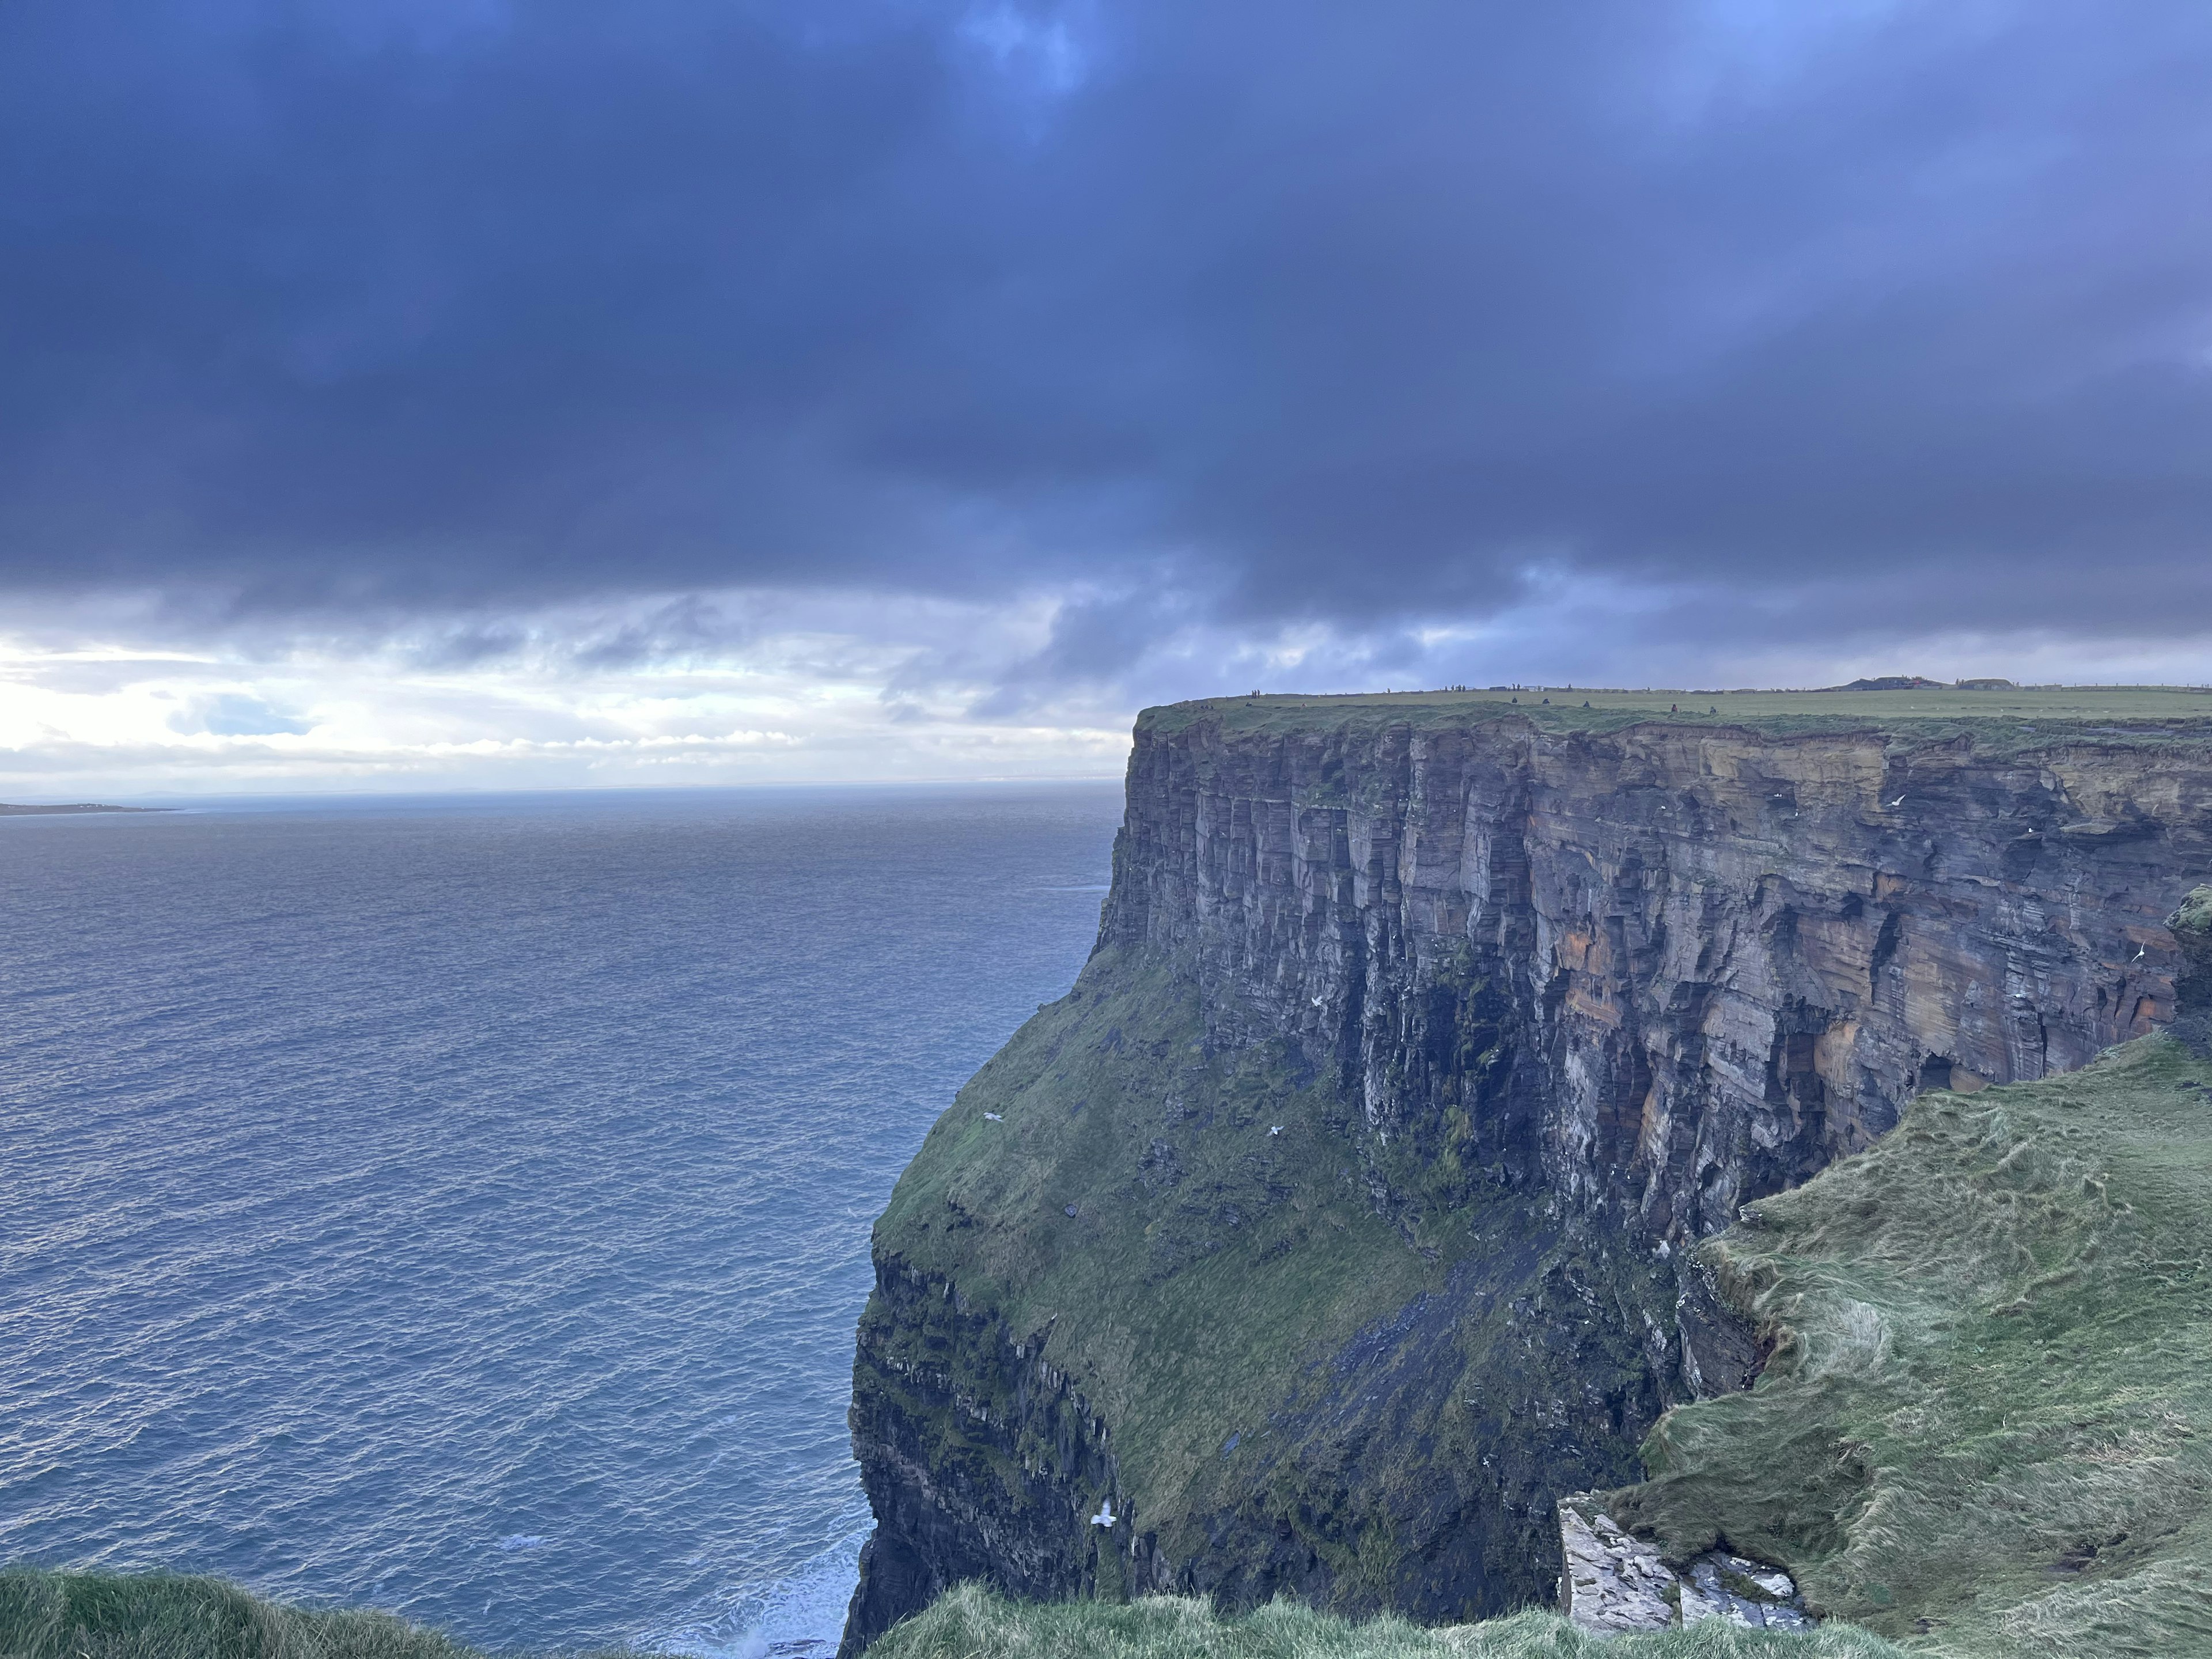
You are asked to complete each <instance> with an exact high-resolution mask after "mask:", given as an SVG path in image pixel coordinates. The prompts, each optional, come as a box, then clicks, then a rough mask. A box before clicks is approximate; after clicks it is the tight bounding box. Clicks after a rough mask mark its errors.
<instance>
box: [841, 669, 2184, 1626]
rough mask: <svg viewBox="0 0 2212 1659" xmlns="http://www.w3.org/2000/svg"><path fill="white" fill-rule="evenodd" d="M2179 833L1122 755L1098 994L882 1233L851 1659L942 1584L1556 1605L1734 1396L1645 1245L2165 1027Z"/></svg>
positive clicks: (1439, 749)
mask: <svg viewBox="0 0 2212 1659" xmlns="http://www.w3.org/2000/svg"><path fill="white" fill-rule="evenodd" d="M2208 807H2212V754H2208V753H2207V752H2206V751H2205V750H2202V749H2197V748H2188V747H2180V748H2177V747H2176V746H2174V745H2172V744H2166V745H2162V746H2160V747H2158V748H2155V749H2153V748H2150V747H2148V746H2136V745H2134V744H2130V743H2129V742H2127V741H2124V740H2116V741H2097V742H2078V741H2077V742H2071V743H2069V744H2063V745H2057V746H2053V747H2051V748H2048V749H2045V750H2034V749H2032V748H2031V749H2027V750H2021V748H2019V747H2018V746H2017V745H2016V744H2015V745H2013V746H2011V747H2008V748H2007V749H2006V750H2002V752H1988V751H1985V750H1979V749H1977V748H1976V747H1975V746H1974V745H1973V744H1972V743H1971V742H1966V741H1955V742H1946V743H1940V744H1929V743H1915V742H1913V741H1911V739H1910V734H1909V733H1908V734H1905V736H1903V737H1900V736H1899V735H1897V734H1894V733H1884V732H1818V733H1813V734H1806V735H1796V736H1777V735H1769V734H1762V733H1760V732H1754V731H1749V730H1744V729H1738V728H1731V727H1726V726H1694V725H1690V724H1686V723H1684V722H1680V721H1670V722H1655V723H1652V724H1648V725H1643V726H1628V727H1626V728H1625V729H1619V730H1614V731H1611V732H1591V731H1582V732H1571V731H1559V730H1547V729H1544V728H1543V727H1542V726H1540V725H1539V724H1537V723H1536V722H1534V721H1529V720H1520V719H1516V718H1511V717H1510V716H1509V717H1505V718H1499V717H1498V712H1497V710H1496V709H1495V708H1494V707H1493V708H1491V709H1489V710H1487V711H1480V710H1478V711H1469V712H1468V713H1467V714H1465V715H1463V716H1455V715H1453V714H1449V713H1448V712H1446V713H1439V712H1438V711H1436V710H1433V709H1431V710H1427V711H1423V712H1422V713H1421V714H1420V715H1419V717H1418V718H1406V719H1397V718H1389V717H1382V716H1375V715H1371V714H1344V715H1339V714H1331V713H1329V712H1328V710H1327V709H1326V708H1318V709H1316V710H1315V711H1314V712H1313V713H1312V714H1310V715H1304V716H1301V717H1299V718H1296V719H1291V720H1261V721H1254V722H1247V723H1245V724H1243V725H1240V724H1239V722H1238V720H1237V718H1236V717H1235V716H1234V715H1217V714H1212V713H1210V712H1209V711H1207V710H1205V709H1203V708H1190V707H1188V706H1186V707H1183V708H1176V709H1169V710H1157V711H1152V713H1151V714H1148V715H1147V716H1146V718H1145V719H1144V720H1141V721H1140V722H1139V727H1138V731H1137V734H1136V746H1135V750H1134V752H1133V756H1132V758H1131V763H1130V768H1129V781H1128V807H1127V818H1126V821H1125V824H1124V827H1123V829H1122V831H1121V836H1120V837H1119V839H1118V841H1117V843H1116V847H1115V866H1114V882H1113V887H1112V890H1111V893H1110V895H1109V898H1108V900H1107V902H1106V904H1105V907H1104V910H1103V918H1102V925H1101V930H1100V937H1099V945H1098V950H1097V953H1096V955H1094V957H1093V959H1092V963H1091V966H1090V967H1089V968H1088V969H1086V970H1085V975H1084V978H1083V981H1081V982H1079V986H1078V987H1077V989H1076V990H1075V992H1073V993H1072V994H1071V996H1070V998H1069V999H1068V1000H1066V1002H1065V1003H1064V1004H1062V1005H1058V1006H1055V1007H1054V1008H1052V1009H1048V1010H1046V1011H1044V1012H1041V1013H1040V1015H1039V1016H1038V1018H1037V1020H1036V1021H1033V1022H1032V1023H1031V1025H1030V1027H1027V1028H1024V1032H1023V1033H1022V1034H1021V1035H1020V1036H1018V1037H1017V1038H1016V1039H1015V1041H1014V1042H1012V1043H1010V1044H1009V1045H1008V1048H1007V1050H1006V1052H1005V1054H1002V1055H1001V1056H1000V1059H999V1060H995V1061H994V1063H993V1066H991V1067H987V1068H986V1070H985V1072H984V1073H982V1074H980V1075H979V1077H978V1079H977V1080H976V1082H975V1084H973V1085H970V1088H969V1090H968V1091H963V1103H962V1104H960V1105H958V1106H956V1108H955V1109H954V1110H953V1111H952V1112H950V1113H948V1114H947V1115H946V1118H945V1121H942V1122H940V1124H939V1127H938V1128H937V1129H936V1130H934V1131H933V1133H932V1136H931V1140H930V1143H929V1144H928V1145H927V1146H925V1148H924V1150H923V1152H922V1154H921V1156H920V1157H919V1158H917V1159H916V1161H915V1167H914V1168H913V1169H912V1170H909V1171H908V1176H907V1177H906V1178H905V1179H904V1180H903V1181H902V1183H901V1189H900V1194H899V1196H897V1197H896V1198H895V1199H894V1202H893V1206H892V1209H891V1211H890V1212H889V1213H888V1214H887V1216H886V1218H885V1221H884V1223H883V1224H881V1225H879V1227H878V1236H877V1243H876V1249H877V1258H878V1287H877V1291H876V1294H875V1296H874V1297H872V1300H871V1303H870V1307H869V1311H868V1313H867V1315H866V1317H865V1318H864V1321H863V1324H862V1329H861V1340H860V1352H859V1356H858V1358H857V1361H856V1365H855V1391H854V1417H853V1421H854V1446H855V1451H856V1455H858V1456H859V1458H860V1463H861V1467H862V1470H863V1474H864V1479H865V1480H866V1484H867V1486H868V1490H869V1493H870V1497H871V1500H872V1504H874V1507H875V1510H876V1513H877V1516H878V1532H877V1534H876V1536H875V1539H874V1540H873V1541H872V1543H871V1545H870V1546H869V1550H868V1554H867V1557H866V1561H865V1563H864V1571H863V1579H862V1583H861V1585H860V1590H859V1591H858V1592H857V1594H856V1595H855V1598H854V1613H853V1616H852V1619H851V1620H850V1623H849V1624H848V1634H847V1642H846V1652H847V1654H848V1659H849V1656H851V1655H853V1654H856V1653H857V1652H858V1651H859V1650H860V1648H862V1647H864V1646H865V1645H866V1642H867V1641H869V1640H870V1639H872V1638H873V1636H874V1635H876V1634H878V1633H879V1632H880V1631H882V1630H883V1629H884V1628H886V1627H887V1626H888V1625H889V1624H890V1622H891V1621H892V1620H895V1619H896V1618H897V1617H899V1616H901V1615H902V1614H903V1613H908V1612H911V1611H914V1610H915V1609H916V1608H918V1607H920V1606H921V1605H923V1604H925V1603H926V1601H927V1599H928V1597H929V1595H932V1594H933V1593H935V1591H936V1590H938V1589H942V1588H943V1587H945V1585H947V1584H949V1583H953V1582H957V1580H958V1579H960V1578H963V1577H983V1578H986V1579H988V1580H990V1581H991V1582H993V1583H996V1584H999V1585H1000V1586H1001V1587H1002V1588H1005V1589H1010V1590H1012V1591H1014V1592H1016V1593H1018V1594H1023V1595H1039V1596H1045V1595H1054V1596H1057V1595H1070V1594H1116V1593H1124V1592H1125V1591H1127V1590H1128V1589H1182V1590H1192V1591H1199V1592H1202V1593H1206V1594H1211V1595H1214V1596H1215V1597H1216V1598H1217V1599H1218V1600H1220V1601H1224V1602H1225V1603H1229V1604H1232V1605H1235V1604H1249V1603H1251V1602H1254V1601H1261V1600H1264V1599H1266V1598H1267V1596H1269V1595H1274V1594H1278V1593H1290V1594H1293V1595H1299V1596H1301V1597H1304V1598H1305V1599H1307V1600H1310V1601H1316V1602H1320V1603H1325V1604H1328V1605H1331V1606H1334V1607H1340V1608H1342V1609H1344V1610H1346V1611H1352V1612H1362V1611H1371V1610H1374V1609H1376V1608H1378V1607H1397V1608H1400V1609H1401V1610H1404V1611H1407V1612H1408V1613H1413V1614H1414V1615H1416V1616H1421V1617H1427V1618H1434V1619H1451V1618H1466V1617H1473V1616H1480V1615H1481V1614H1483V1613H1492V1612H1496V1611H1499V1610H1501V1609H1503V1608H1504V1607H1510V1606H1512V1605H1516V1604H1520V1603H1523V1602H1527V1601H1534V1600H1541V1599H1547V1598H1548V1595H1549V1594H1550V1592H1551V1590H1552V1587H1553V1583H1555V1582H1556V1579H1557V1577H1558V1575H1559V1570H1560V1565H1561V1555H1560V1552H1559V1534H1558V1531H1557V1527H1556V1522H1555V1513H1556V1511H1555V1504H1556V1503H1557V1501H1558V1499H1559V1498H1560V1497H1561V1496H1562V1495H1563V1494H1565V1493H1567V1492H1576V1491H1580V1490H1584V1489H1589V1488H1597V1487H1604V1486H1617V1485H1620V1484H1621V1483H1622V1482H1624V1481H1626V1480H1630V1479H1632V1478H1633V1477H1634V1475H1635V1474H1636V1473H1637V1469H1636V1466H1635V1448H1636V1445H1637V1443H1638V1440H1639V1439H1640V1438H1641V1437H1642V1435H1643V1434H1644V1431H1645V1430H1646V1429H1648V1428H1649V1427H1650V1424H1651V1423H1652V1422H1653V1421H1654V1420H1655V1419H1656V1417H1657V1415H1658V1414H1659V1413H1660V1412H1661V1411H1662V1410H1663V1409H1664V1408H1665V1407H1666V1406H1667V1405H1668V1404H1669V1403H1672V1402H1674V1401H1679V1400H1680V1399H1684V1398H1687V1397H1690V1396H1692V1395H1698V1394H1702V1393H1711V1392H1714V1391H1716V1390H1724V1389H1732V1388H1740V1387H1742V1386H1744V1385H1745V1383H1747V1381H1748V1379H1749V1376H1750V1374H1751V1373H1752V1371H1753V1370H1754V1369H1755V1366H1756V1364H1757V1359H1756V1356H1755V1354H1754V1353H1753V1351H1752V1349H1751V1346H1750V1344H1749V1339H1748V1334H1747V1332H1745V1331H1744V1330H1743V1329H1742V1328H1740V1327H1738V1326H1737V1325H1735V1323H1734V1322H1733V1321H1732V1320H1730V1319H1729V1317H1728V1316H1726V1315H1724V1314H1723V1312H1722V1311H1721V1310H1719V1308H1718V1307H1717V1304H1716V1302H1715V1300H1714V1297H1713V1296H1712V1292H1711V1287H1710V1285H1707V1284H1706V1282H1705V1279H1703V1278H1702V1276H1701V1274H1700V1273H1699V1271H1698V1270H1697V1269H1695V1268H1693V1267H1690V1266H1689V1265H1688V1263H1689V1261H1690V1258H1691V1252H1690V1250H1689V1249H1687V1248H1686V1247H1687V1246H1689V1245H1692V1244H1693V1243H1695V1242H1696V1241H1697V1240H1698V1239H1699V1237H1703V1236H1705V1235H1708V1234H1710V1233H1711V1232H1713V1231H1717V1230H1718V1229H1719V1228H1721V1227H1723V1226H1724V1225H1727V1224H1728V1223H1729V1221H1731V1220H1732V1219H1733V1218H1735V1214H1736V1212H1737V1210H1738V1208H1739V1206H1741V1205H1743V1204H1744V1203H1746V1202H1748V1201H1749V1200H1753V1199H1756V1198H1758V1197H1760V1196H1762V1195H1764V1194H1769V1193H1771V1192H1774V1191H1776V1190H1778V1189H1780V1188H1784V1187H1787V1186H1790V1185H1792V1184H1794V1183H1796V1182H1800V1181H1802V1180H1803V1179H1804V1178H1806V1177H1807V1176H1809V1175H1811V1174H1812V1173H1814V1171H1816V1170H1819V1169H1820V1168H1821V1167H1822V1166H1823V1165H1824V1164H1826V1163H1828V1162H1829V1161H1831V1160H1832V1159H1833V1158H1837V1157H1838V1156H1841V1155H1843V1154H1844V1153H1847V1152H1851V1151H1854V1150H1857V1149H1858V1148H1860V1147H1863V1146H1866V1145H1867V1144H1868V1143H1869V1141H1870V1140H1872V1139H1874V1138H1875V1137H1876V1136H1879V1135H1881V1133H1883V1132H1884V1131H1885V1130H1887V1128H1889V1127H1891V1126H1892V1125H1893V1123H1895V1121H1897V1117H1898V1115H1899V1110H1900V1109H1901V1107H1902V1106H1903V1104H1904V1103H1905V1102H1906V1101H1907V1100H1908V1099H1910V1098H1911V1096H1912V1095H1913V1094H1914V1093H1915V1092H1916V1091H1918V1090H1920V1089H1922V1088H1923V1087H1927V1086H1929V1085H1942V1086H1946V1087H1949V1088H1952V1089H1960V1090H1972V1089H1975V1088H1978V1087H1980V1086H1982V1085H1984V1084H1987V1083H1991V1082H2007V1081H2012V1080H2015V1079H2032V1078H2036V1077H2040V1076H2043V1075H2045V1073H2051V1072H2057V1071H2062V1070H2065V1069H2069V1068H2070V1067H2073V1066H2078V1065H2080V1064H2081V1063H2083V1062H2084V1061H2086V1060H2088V1059H2089V1058H2091V1057H2093V1055H2095V1054H2097V1053H2098V1052H2099V1051H2100V1050H2101V1049H2103V1048H2106V1047H2107V1046H2108V1045H2110V1044H2112V1043H2114V1042H2119V1041H2122V1040H2124V1039H2125V1038H2127V1037H2130V1036H2134V1035H2137V1034H2139V1033H2141V1032H2142V1031H2144V1030H2148V1029H2149V1028H2150V1027H2151V1026H2152V1025H2153V1024H2155V1023H2158V1022H2160V1021H2161V1020H2163V1019H2165V1018H2166V1017H2167V1016H2168V1014H2169V1013H2170V1012H2171V1002H2172V975H2173V974H2174V971H2175V969H2176V966H2177V959H2176V955H2175V951H2174V947H2173V945H2172V939H2171V937H2170V936H2169V935H2168V934H2167V933H2166V930H2165V928H2164V927H2162V926H2161V921H2162V918H2163V917H2164V916H2165V915H2166V912H2167V911H2168V910H2169V909H2171V908H2172V906H2173V905H2174V903H2175V902H2176V901H2177V900H2178V899H2179V898H2180V897H2181V896H2182V895H2183V893H2184V892H2185V890H2187V888H2188V886H2189V879H2188V875H2189V873H2191V872H2198V871H2201V870H2202V869H2203V868H2204V867H2206V866H2207V865H2208V864H2212V858H2208V854H2212V847H2208V845H2207V842H2208V829H2212V812H2208ZM1146 987H1148V988H1146ZM1163 987H1165V988H1163ZM1140 988H1141V994H1139V990H1140ZM1176 1022H1184V1024H1177V1023H1176ZM1186 1025H1187V1026H1188V1029H1186ZM1170 1027H1172V1028H1173V1029H1172V1030H1170ZM1178 1068H1180V1069H1178ZM986 1103H988V1104H991V1105H992V1106H993V1107H994V1115H991V1116H990V1117H989V1120H988V1121H987V1122H985V1121H983V1115H982V1114H981V1113H980V1110H979V1109H980V1107H981V1105H983V1104H986ZM1070 1199H1073V1200H1076V1201H1073V1202H1069V1201H1067V1200H1070ZM1332 1206H1334V1207H1332ZM1347 1206H1349V1207H1347ZM1355 1210H1356V1213H1354V1211H1355ZM1063 1211H1064V1212H1065V1214H1064V1215H1063V1213H1062V1212H1063ZM1055 1230H1058V1231H1055ZM1063 1238H1065V1239H1066V1240H1067V1241H1068V1243H1067V1246H1066V1248H1070V1249H1073V1248H1074V1242H1075V1241H1076V1240H1078V1239H1079V1240H1080V1241H1081V1248H1082V1249H1084V1250H1085V1251H1087V1252H1090V1253H1091V1254H1089V1255H1085V1256H1082V1257H1069V1256H1064V1255H1060V1251H1061V1250H1062V1249H1063V1245H1062V1243H1061V1241H1062V1239H1063ZM1332 1252H1333V1253H1334V1254H1331V1253H1332ZM1071 1262H1077V1263H1079V1264H1081V1266H1080V1268H1079V1267H1078V1266H1072V1265H1071ZM1086 1273H1088V1274H1090V1275H1091V1276H1090V1277H1085V1274H1086ZM1302 1274H1303V1275H1304V1277H1301V1276H1300V1275H1302ZM1193 1306H1195V1307H1198V1308H1200V1310H1202V1313H1201V1315H1200V1316H1199V1317H1198V1318H1197V1320H1196V1322H1195V1323H1194V1322H1193V1316H1191V1315H1190V1314H1189V1313H1188V1309H1189V1308H1190V1307H1193ZM1240 1344H1241V1346H1240ZM1255 1389H1256V1390H1257V1391H1258V1395H1265V1396H1266V1397H1265V1399H1264V1400H1261V1399H1259V1398H1258V1395H1255V1394H1254V1390H1255ZM1194 1447H1196V1448H1200V1449H1201V1450H1200V1451H1193V1450H1192V1449H1191V1448H1194ZM1205 1447H1218V1454H1217V1453H1215V1452H1212V1451H1204V1450H1202V1449H1203V1448H1205ZM1102 1498H1110V1499H1111V1504H1112V1508H1111V1512H1112V1513H1113V1514H1114V1515H1115V1516H1117V1517H1118V1521H1119V1524H1117V1525H1116V1526H1115V1527H1114V1528H1103V1527H1098V1526H1094V1525H1091V1524H1090V1517H1091V1516H1092V1515H1093V1514H1094V1513H1095V1512H1097V1505H1098V1503H1099V1501H1100V1500H1101V1499H1102Z"/></svg>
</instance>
